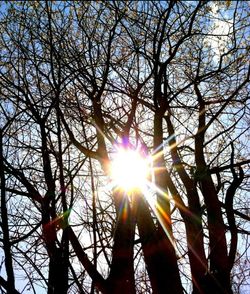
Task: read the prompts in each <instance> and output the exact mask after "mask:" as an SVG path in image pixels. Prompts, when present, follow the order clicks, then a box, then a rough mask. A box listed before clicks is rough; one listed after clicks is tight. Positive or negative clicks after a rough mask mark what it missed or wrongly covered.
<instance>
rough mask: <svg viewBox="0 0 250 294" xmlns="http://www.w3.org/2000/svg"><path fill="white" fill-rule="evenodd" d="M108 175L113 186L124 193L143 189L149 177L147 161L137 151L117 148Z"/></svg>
mask: <svg viewBox="0 0 250 294" xmlns="http://www.w3.org/2000/svg"><path fill="white" fill-rule="evenodd" d="M110 175H111V179H112V181H113V183H114V185H115V186H117V187H118V188H121V189H122V190H124V191H126V192H132V191H133V190H137V189H143V188H144V187H145V185H146V184H147V178H148V176H149V161H148V159H147V158H146V157H144V156H143V155H142V154H141V153H140V152H139V151H138V150H133V149H129V148H119V149H118V150H117V152H116V154H115V155H114V158H113V160H112V164H111V171H110Z"/></svg>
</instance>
